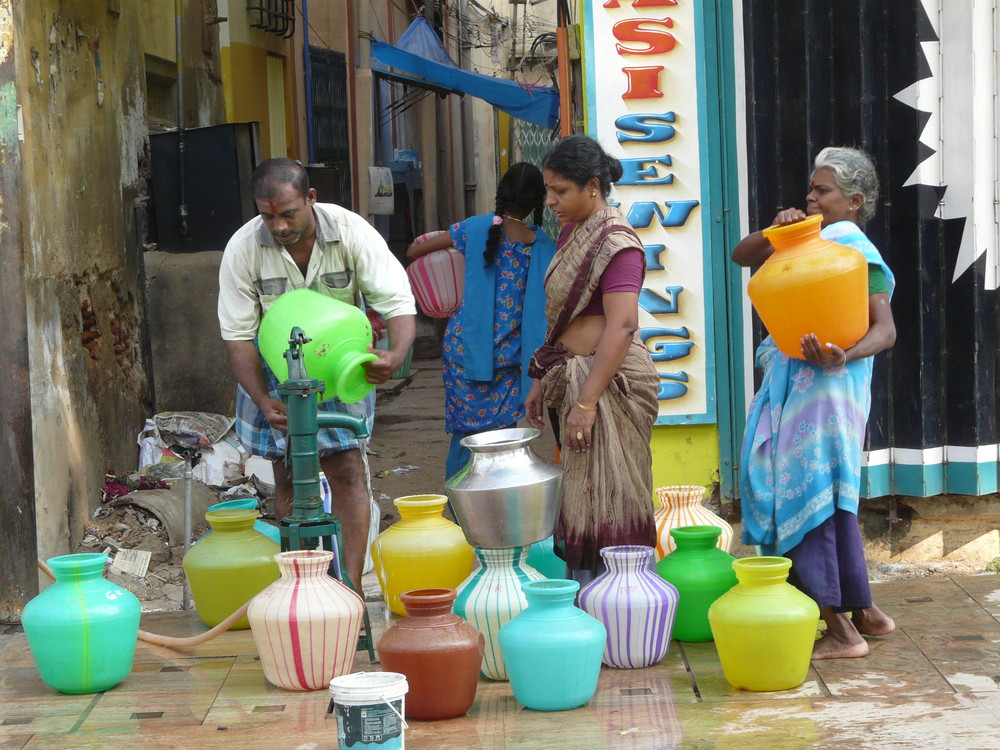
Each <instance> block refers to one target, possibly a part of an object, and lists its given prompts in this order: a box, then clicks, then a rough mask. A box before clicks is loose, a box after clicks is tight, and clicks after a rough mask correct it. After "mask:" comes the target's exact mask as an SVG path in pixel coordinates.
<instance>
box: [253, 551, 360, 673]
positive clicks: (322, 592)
mask: <svg viewBox="0 0 1000 750" xmlns="http://www.w3.org/2000/svg"><path fill="white" fill-rule="evenodd" d="M332 559H333V553H332V552H327V551H325V550H297V551H294V552H280V553H278V554H277V555H275V556H274V560H275V562H277V563H278V568H279V569H280V570H281V578H279V579H278V580H277V581H275V582H274V583H272V584H271V585H270V586H268V587H267V588H266V589H264V590H263V591H261V592H260V593H259V594H257V596H255V597H254V599H253V601H252V602H251V603H250V609H249V610H248V611H247V618H248V619H249V620H250V628H251V630H252V631H253V638H254V641H255V642H256V644H257V651H258V652H259V653H260V663H261V666H263V668H264V677H266V678H267V681H268V682H270V683H272V684H273V685H276V686H277V687H280V688H285V689H286V690H320V689H326V688H327V687H329V685H330V680H332V679H333V678H334V677H339V676H341V675H344V674H347V673H348V672H350V671H351V670H352V669H353V667H354V655H355V652H356V651H357V647H358V635H359V634H360V632H361V623H362V620H363V618H364V610H365V604H364V601H363V600H362V599H361V597H360V596H358V595H357V594H356V593H354V592H353V591H351V589H349V588H348V587H347V586H345V585H344V584H342V583H341V582H340V581H338V580H336V579H335V578H332V577H330V576H329V575H328V574H327V569H328V568H329V566H330V561H331V560H332Z"/></svg>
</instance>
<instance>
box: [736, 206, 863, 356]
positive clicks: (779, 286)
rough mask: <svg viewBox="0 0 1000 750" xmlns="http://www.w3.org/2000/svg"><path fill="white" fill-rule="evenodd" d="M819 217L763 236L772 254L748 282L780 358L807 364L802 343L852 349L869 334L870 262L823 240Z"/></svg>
mask: <svg viewBox="0 0 1000 750" xmlns="http://www.w3.org/2000/svg"><path fill="white" fill-rule="evenodd" d="M822 221H823V217H822V216H821V215H819V214H817V215H815V216H810V217H809V218H807V219H805V220H803V221H799V222H796V223H794V224H788V225H786V226H781V227H776V226H772V227H768V228H767V229H765V230H764V236H765V237H766V238H767V239H768V241H770V243H771V244H772V245H773V246H774V253H773V254H772V255H771V257H770V258H768V259H767V260H766V261H765V262H764V264H763V265H762V266H761V267H760V269H759V270H758V271H757V273H755V274H754V275H753V276H752V277H751V278H750V283H749V284H748V285H747V293H748V294H749V295H750V301H751V302H752V303H753V306H754V309H755V310H757V314H758V315H760V319H761V320H762V321H763V322H764V325H765V326H766V327H767V331H768V333H770V334H771V337H772V338H773V339H774V343H775V344H777V346H778V349H780V350H781V352H782V354H785V355H787V356H789V357H795V358H796V359H803V356H802V345H801V344H800V343H799V341H800V339H801V338H802V337H803V336H805V335H806V334H807V333H815V334H816V336H817V338H818V339H819V341H820V344H821V345H823V344H827V343H831V344H836V345H837V346H839V347H840V348H841V349H848V348H850V347H852V346H854V345H855V344H856V343H857V342H858V340H859V339H860V338H861V337H862V336H864V335H865V333H866V332H867V331H868V261H867V260H866V259H865V256H864V255H862V254H861V253H860V252H858V251H857V250H855V249H854V248H852V247H847V246H846V245H841V244H838V243H836V242H830V241H829V240H824V239H823V238H821V237H820V236H819V230H820V223H821V222H822Z"/></svg>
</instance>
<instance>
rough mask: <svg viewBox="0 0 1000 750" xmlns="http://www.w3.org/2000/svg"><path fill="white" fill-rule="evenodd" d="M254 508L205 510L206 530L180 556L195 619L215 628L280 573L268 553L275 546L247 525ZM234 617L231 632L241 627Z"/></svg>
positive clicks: (251, 522)
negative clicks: (204, 535)
mask: <svg viewBox="0 0 1000 750" xmlns="http://www.w3.org/2000/svg"><path fill="white" fill-rule="evenodd" d="M257 515H258V513H257V511H255V510H235V509H234V510H210V511H209V512H208V513H206V514H205V519H206V520H207V521H208V523H209V525H210V526H211V527H212V532H213V533H211V534H208V535H207V536H206V537H205V538H204V539H202V540H201V541H200V542H198V543H197V544H196V545H194V546H193V547H191V549H189V550H188V552H187V554H186V555H184V562H183V567H184V575H186V576H187V580H188V584H189V585H190V586H191V597H192V598H193V599H194V605H195V609H196V610H198V617H200V618H201V621H202V622H204V623H205V624H206V625H208V626H209V627H215V626H216V625H218V624H219V623H220V622H222V621H223V620H225V619H226V618H227V617H229V615H231V614H232V613H233V612H235V611H236V610H237V609H239V608H240V607H241V606H243V605H244V604H245V603H246V602H248V601H250V599H252V598H253V597H254V596H256V595H257V594H259V593H260V592H261V591H263V590H264V589H265V588H267V587H268V586H270V585H271V584H272V583H274V582H275V581H276V580H278V578H279V577H280V576H281V572H280V571H279V570H278V563H276V562H275V561H274V556H275V555H276V554H278V553H279V552H280V551H281V545H279V544H278V543H277V542H274V541H272V540H271V539H268V538H267V537H266V536H264V535H263V534H261V533H260V532H259V531H256V530H255V529H254V527H253V525H254V521H256V520H257ZM249 627H250V621H249V620H247V618H246V617H245V616H244V617H242V618H240V619H239V620H238V621H237V622H236V624H235V625H233V627H232V629H233V630H245V629H246V628H249Z"/></svg>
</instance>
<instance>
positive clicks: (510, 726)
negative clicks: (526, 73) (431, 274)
mask: <svg viewBox="0 0 1000 750" xmlns="http://www.w3.org/2000/svg"><path fill="white" fill-rule="evenodd" d="M427 373H428V377H426V378H423V377H422V378H418V380H419V381H420V383H419V384H416V385H415V387H413V388H408V389H407V390H405V391H403V392H402V393H401V394H399V396H398V403H394V405H393V406H392V407H390V408H391V409H392V411H393V412H394V413H396V415H397V419H398V417H399V416H400V415H407V414H410V413H411V412H412V417H413V419H416V418H417V417H418V416H419V415H420V413H421V412H423V413H425V414H426V413H427V411H428V410H434V411H435V412H436V411H437V410H438V409H441V408H443V404H442V403H441V401H440V400H439V394H436V393H434V389H435V387H437V386H435V385H434V383H435V382H437V383H439V382H440V376H439V375H438V374H437V373H436V372H434V371H433V370H427ZM417 386H419V387H417ZM438 388H439V387H438ZM438 414H439V412H437V413H435V415H434V422H432V423H429V424H425V425H422V426H423V427H424V428H425V429H424V430H423V438H422V441H421V442H423V443H426V442H428V441H431V442H438V441H440V442H442V443H443V442H446V438H445V437H444V435H443V431H441V433H440V434H436V432H437V425H438V423H437V420H440V419H441V418H440V416H438ZM428 418H430V415H428ZM441 422H443V420H441ZM409 427H410V429H411V430H412V424H411V425H409ZM399 429H401V430H403V429H405V427H404V425H403V424H400V425H399ZM383 434H385V433H383ZM410 434H411V435H412V432H410ZM437 452H438V451H437V450H436V451H435V454H434V455H437ZM409 458H410V457H409V456H407V457H406V459H407V460H409ZM401 460H402V459H401ZM428 460H430V459H429V458H428ZM428 469H430V470H431V471H432V472H433V471H434V469H433V467H431V466H425V470H428ZM435 473H436V472H435ZM412 480H413V477H409V479H408V480H407V478H406V477H400V478H398V479H395V480H393V481H398V482H399V483H400V486H399V487H398V488H396V487H392V488H391V489H390V490H389V491H391V492H393V494H410V493H407V492H405V491H404V488H405V487H406V485H405V484H404V482H405V481H412ZM397 489H398V491H397ZM419 491H427V489H426V488H420V489H419ZM411 492H412V491H411ZM364 583H365V586H364V588H365V591H366V598H367V599H369V600H370V601H369V602H368V606H369V612H370V615H371V618H372V622H373V629H374V631H375V637H376V639H377V637H378V635H379V634H380V633H381V632H383V631H384V629H385V628H386V627H387V626H388V624H389V622H391V619H392V618H393V617H394V616H392V615H390V614H388V613H387V611H386V609H385V608H384V606H383V605H382V603H381V601H379V596H378V585H377V582H376V581H375V580H374V577H373V576H372V575H369V576H366V580H365V582H364ZM872 588H873V595H874V597H875V601H876V602H877V603H878V604H879V606H881V607H882V609H884V610H885V612H886V613H887V614H889V615H890V616H891V617H893V618H895V620H896V623H897V626H898V627H897V630H896V631H895V632H894V633H892V634H890V635H888V636H886V637H882V638H871V639H869V645H870V648H871V652H870V653H869V655H868V656H866V657H864V658H862V659H849V660H836V661H822V662H813V664H812V667H811V668H810V670H809V674H808V676H807V678H806V681H805V682H804V683H803V684H802V685H801V686H800V687H799V688H796V689H794V690H788V691H781V692H771V693H754V692H749V691H744V690H738V689H735V688H733V687H731V686H730V685H729V684H728V683H727V682H726V680H725V678H724V676H723V673H722V667H721V665H720V663H719V659H718V656H717V654H716V650H715V646H714V644H712V643H679V642H677V641H674V642H673V643H672V645H671V648H670V652H669V653H668V655H667V657H666V658H665V659H664V660H663V661H662V662H661V663H660V664H658V665H656V666H654V667H649V668H646V669H638V670H617V669H611V668H609V667H604V668H602V670H601V676H600V681H599V683H598V689H597V693H596V694H595V695H594V697H593V698H592V699H591V700H590V702H589V703H588V704H587V705H585V706H584V707H582V708H579V709H576V710H573V711H564V712H555V713H544V712H536V711H531V710H527V709H525V708H524V707H523V706H521V705H520V704H518V703H517V701H516V700H514V697H513V694H512V692H511V689H510V684H509V683H507V682H491V681H488V680H485V679H481V680H480V683H479V691H478V694H477V697H476V702H475V704H474V705H473V707H472V709H471V710H470V711H469V712H468V714H467V715H465V716H462V717H459V718H456V719H451V720H448V721H440V722H420V721H412V722H411V723H410V726H409V729H408V730H406V733H405V738H406V746H407V747H408V748H411V749H413V748H415V749H417V750H423V749H427V750H432V749H433V750H437V749H441V750H445V749H448V748H455V749H459V748H460V749H462V750H467V749H468V750H477V749H482V750H499V749H501V748H526V749H535V748H538V749H542V748H571V749H573V750H590V749H591V748H593V749H595V750H596V749H601V748H607V749H609V750H610V749H617V748H629V749H635V750H639V749H640V748H653V749H656V750H659V749H661V748H734V749H738V750H757V749H758V748H759V749H760V750H784V749H786V748H789V749H791V748H858V749H865V748H873V749H875V748H878V750H886V749H887V748H921V750H923V749H924V748H944V749H947V750H962V749H965V748H970V749H971V748H975V749H981V748H982V749H985V748H997V749H1000V622H998V617H1000V578H998V577H997V576H996V575H993V574H983V575H973V576H952V577H949V578H943V577H942V578H927V577H924V578H911V579H899V580H891V581H880V582H875V583H873V586H872ZM142 628H143V629H145V630H147V631H150V632H153V633H158V634H163V635H172V636H188V635H193V634H196V633H200V632H203V631H204V630H206V628H205V626H204V625H202V624H201V623H200V622H199V621H198V619H197V617H196V616H195V615H194V614H193V613H190V612H187V613H185V612H162V613H148V614H145V615H144V616H143V620H142ZM354 666H355V670H358V671H360V670H375V669H378V665H377V664H374V665H373V664H371V663H370V662H369V660H368V656H367V653H365V652H359V653H358V654H357V657H356V661H355V665H354ZM0 697H2V702H0V749H2V750H7V749H8V748H11V749H14V748H16V749H20V748H32V749H40V748H53V749H54V748H59V749H60V750H63V749H66V748H68V749H70V750H78V749H79V750H84V749H87V748H133V747H134V748H138V747H143V748H163V749H165V750H166V749H169V750H184V749H186V748H192V749H193V748H216V747H218V748H223V747H225V748H232V747H239V748H247V749H249V748H268V749H274V748H282V749H283V748H296V749H302V750H306V749H309V750H313V749H315V750H323V749H326V748H329V749H331V750H332V749H333V748H336V747H337V727H336V721H335V720H334V719H333V717H332V715H330V714H328V713H327V708H328V704H329V696H328V694H327V693H326V692H325V691H316V692H311V693H302V692H292V691H286V690H282V689H279V688H275V687H273V686H272V685H270V684H269V683H267V681H266V680H265V679H264V676H263V672H262V669H261V666H260V663H259V661H257V650H256V647H255V645H254V641H253V638H252V635H251V633H250V631H249V630H244V631H235V632H234V631H230V632H227V633H223V634H222V635H221V636H219V637H218V638H216V639H214V640H211V641H209V642H207V643H205V644H203V645H200V646H197V647H194V648H190V649H183V650H182V649H169V648H165V647H162V646H155V645H150V644H147V643H145V642H143V641H140V642H139V645H138V648H137V650H136V655H135V663H134V666H133V669H132V672H131V674H130V675H129V677H128V678H127V679H126V680H125V681H124V682H122V683H121V684H120V685H118V686H117V687H115V688H113V689H112V690H109V691H107V692H104V693H97V694H92V695H61V694H59V693H56V692H55V691H53V690H51V689H49V688H48V687H46V686H45V685H44V684H43V683H42V681H41V680H40V678H39V676H38V672H37V671H36V670H35V667H34V662H33V660H32V657H31V654H30V651H29V650H28V647H27V642H26V641H25V638H24V635H23V634H20V633H12V634H3V635H0Z"/></svg>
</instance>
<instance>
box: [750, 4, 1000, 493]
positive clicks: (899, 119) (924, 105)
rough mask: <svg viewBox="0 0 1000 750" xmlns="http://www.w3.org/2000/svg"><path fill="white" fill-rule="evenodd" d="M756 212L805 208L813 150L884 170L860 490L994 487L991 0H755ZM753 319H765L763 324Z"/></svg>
mask: <svg viewBox="0 0 1000 750" xmlns="http://www.w3.org/2000/svg"><path fill="white" fill-rule="evenodd" d="M743 9H744V28H745V34H746V39H745V47H746V74H747V118H748V122H747V141H748V148H749V155H748V164H749V186H748V187H749V193H750V201H749V207H750V225H751V227H761V226H766V225H767V224H769V223H770V222H771V220H772V219H773V217H774V215H775V213H776V212H777V210H778V209H780V208H782V207H787V206H793V205H794V206H800V207H801V206H803V205H804V202H805V201H804V195H805V192H806V183H807V181H808V177H809V174H810V172H811V160H812V158H813V156H814V155H815V154H816V153H817V152H818V151H819V150H820V149H821V148H822V147H824V146H826V145H856V146H860V147H862V148H865V149H866V150H867V151H869V152H870V153H871V154H872V156H873V157H874V158H875V161H876V164H877V165H878V167H879V171H880V176H881V177H882V197H881V200H880V205H879V212H878V214H877V216H876V218H875V219H874V221H873V222H872V223H871V224H869V226H868V227H867V232H868V234H869V236H870V237H871V239H872V240H873V241H874V242H875V244H876V245H878V246H879V248H880V249H881V250H882V252H883V255H884V256H885V258H886V260H887V262H888V263H889V265H890V266H891V267H892V268H893V270H894V272H895V274H896V279H897V291H896V295H895V297H894V299H893V312H894V315H895V318H896V322H897V328H898V338H897V343H896V346H895V347H894V349H893V350H892V351H890V352H888V353H886V354H883V355H880V356H879V357H878V358H877V360H876V367H875V378H876V380H875V386H874V390H873V406H872V415H871V419H870V422H869V434H868V444H869V446H868V447H869V448H870V449H871V453H870V454H869V466H868V469H867V472H866V477H865V486H864V487H863V488H862V490H863V494H866V495H867V496H869V497H874V496H880V495H886V494H899V495H917V496H927V495H934V494H939V493H942V492H948V493H958V494H987V493H992V492H995V491H996V490H997V457H998V456H997V446H998V442H1000V434H998V413H1000V409H998V404H997V392H998V390H1000V373H998V367H997V360H998V330H1000V290H998V288H997V287H998V286H1000V265H998V257H997V256H998V253H997V250H998V246H1000V221H998V201H1000V188H998V184H1000V177H998V145H997V143H998V142H997V131H998V121H1000V112H998V103H997V90H998V75H1000V74H998V71H1000V65H998V53H997V50H998V48H1000V43H998V38H1000V32H998V19H997V6H996V2H995V0H990V1H988V2H983V1H982V0H975V1H973V2H954V0H924V1H923V2H921V0H906V1H903V0H846V1H845V2H839V3H827V2H821V1H820V0H745V2H744V6H743ZM758 333H759V331H758Z"/></svg>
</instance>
